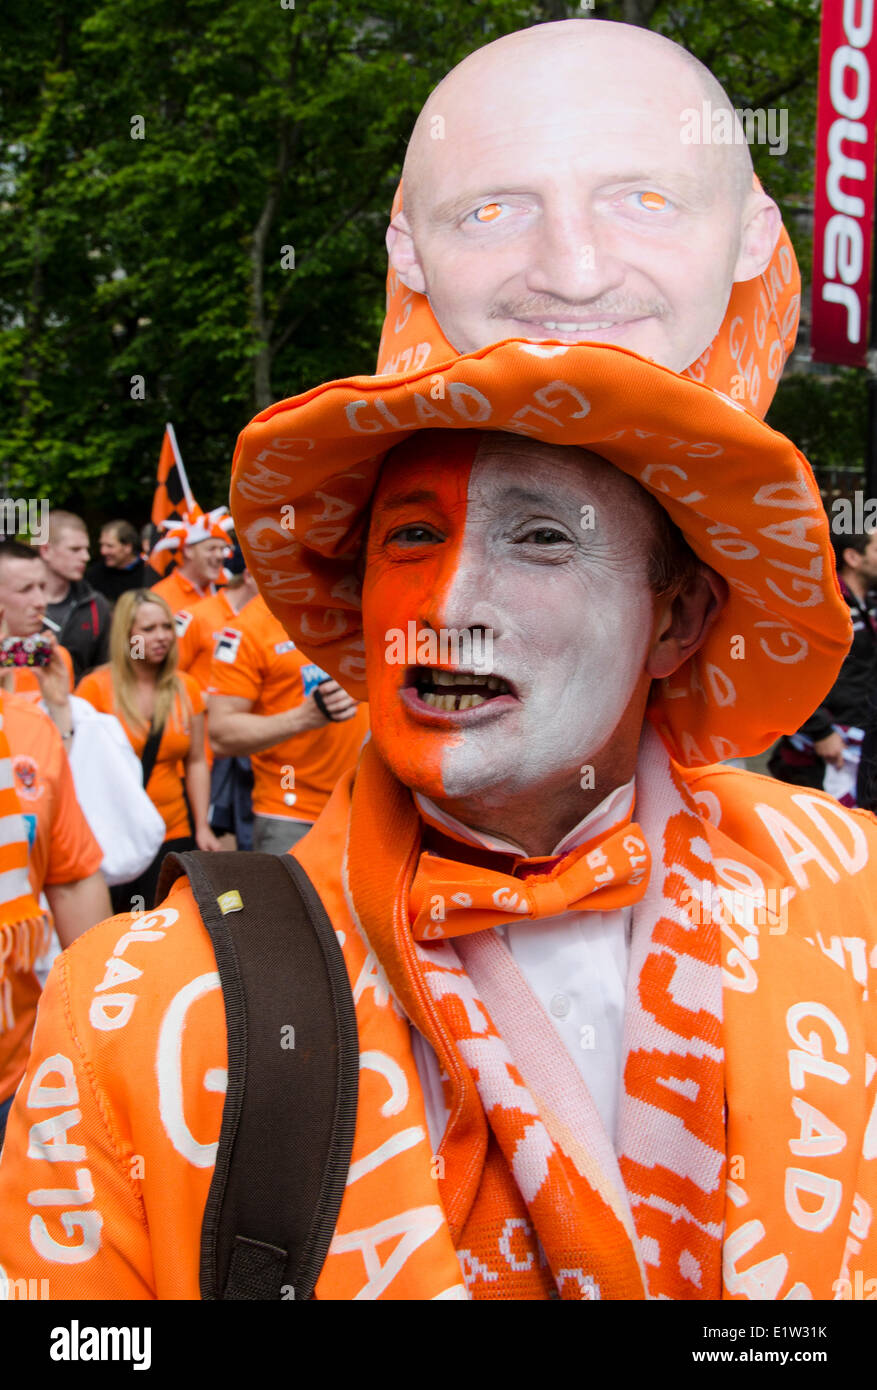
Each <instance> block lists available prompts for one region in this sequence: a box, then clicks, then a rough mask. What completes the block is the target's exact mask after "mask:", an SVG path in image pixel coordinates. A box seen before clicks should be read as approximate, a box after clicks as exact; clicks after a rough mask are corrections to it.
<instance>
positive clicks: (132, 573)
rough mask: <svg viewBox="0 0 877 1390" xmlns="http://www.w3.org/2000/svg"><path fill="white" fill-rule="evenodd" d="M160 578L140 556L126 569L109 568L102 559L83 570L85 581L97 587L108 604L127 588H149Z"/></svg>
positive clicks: (114, 600) (126, 590)
mask: <svg viewBox="0 0 877 1390" xmlns="http://www.w3.org/2000/svg"><path fill="white" fill-rule="evenodd" d="M160 578H161V575H160V574H159V573H158V571H157V570H154V569H153V568H152V566H151V565H150V564H147V562H146V560H144V559H143V558H142V556H141V558H140V559H138V560H137V562H136V563H135V564H133V565H132V566H131V568H130V569H127V570H116V569H111V568H110V566H109V565H105V564H104V562H103V560H96V561H95V563H94V564H93V565H89V567H88V569H87V570H86V571H85V580H86V583H87V584H91V586H92V588H94V589H97V591H98V593H99V594H103V596H104V598H105V599H106V600H107V602H108V603H110V604H114V603H115V602H116V599H117V598H120V597H121V595H122V594H126V593H127V592H128V590H129V589H151V588H152V586H153V584H157V583H158V581H159V579H160Z"/></svg>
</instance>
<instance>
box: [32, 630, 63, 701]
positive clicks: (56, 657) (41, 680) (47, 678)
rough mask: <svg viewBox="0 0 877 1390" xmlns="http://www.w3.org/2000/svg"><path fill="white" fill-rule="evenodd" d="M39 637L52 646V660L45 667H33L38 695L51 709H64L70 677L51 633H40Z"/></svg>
mask: <svg viewBox="0 0 877 1390" xmlns="http://www.w3.org/2000/svg"><path fill="white" fill-rule="evenodd" d="M40 636H41V637H44V638H45V639H46V641H48V642H51V645H52V659H51V661H50V662H49V664H48V665H47V666H34V667H33V673H34V675H35V676H36V678H37V682H38V684H39V687H40V694H41V695H42V697H43V699H44V700H45V702H46V704H47V705H48V706H49V709H50V710H53V709H58V710H61V709H66V708H67V705H68V702H69V699H70V677H69V676H68V674H67V667H66V666H65V665H64V661H63V659H62V656H61V652H60V649H59V647H58V642H57V639H56V638H55V634H54V633H53V632H41V633H40Z"/></svg>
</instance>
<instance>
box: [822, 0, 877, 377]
mask: <svg viewBox="0 0 877 1390" xmlns="http://www.w3.org/2000/svg"><path fill="white" fill-rule="evenodd" d="M875 31H877V25H875V14H874V0H823V3H822V34H821V39H820V45H819V114H818V118H817V123H816V197H815V205H814V225H813V327H812V333H811V342H812V347H813V359H814V361H816V362H838V363H842V364H844V365H847V366H851V367H864V366H865V353H866V351H867V348H868V335H869V322H870V318H869V316H870V292H871V237H872V228H873V221H874V130H875V118H877V32H875Z"/></svg>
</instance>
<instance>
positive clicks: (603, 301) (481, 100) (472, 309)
mask: <svg viewBox="0 0 877 1390" xmlns="http://www.w3.org/2000/svg"><path fill="white" fill-rule="evenodd" d="M703 110H706V111H708V112H713V113H716V114H718V113H721V114H722V115H723V116H724V115H726V114H727V116H728V120H729V128H728V139H727V143H720V142H719V139H718V138H714V137H713V135H712V127H711V126H710V127H709V128H707V129H706V132H705V135H704V136H703V137H702V138H700V139H698V140H697V141H691V142H689V141H688V139H687V136H686V129H687V127H686V121H687V120H688V124H689V125H690V118H687V117H686V113H690V112H692V111H694V112H696V113H697V114H698V118H700V113H701V112H702V111H703ZM403 189H404V207H400V208H398V209H397V210H396V212H395V214H394V216H393V218H392V221H391V223H390V227H389V230H388V233H387V246H388V250H389V256H390V265H391V269H392V270H393V271H394V272H395V274H396V276H397V277H398V280H399V281H400V282H401V284H402V285H403V286H405V287H407V290H408V291H413V292H415V294H416V295H418V296H419V295H425V296H426V297H427V299H428V301H429V305H430V307H431V309H432V312H433V314H434V315H435V319H436V320H437V324H438V328H439V329H440V330H441V334H443V335H444V338H445V339H446V340H447V344H449V345H450V347H451V348H452V349H454V350H456V351H458V352H472V351H475V350H477V349H478V348H482V347H485V346H487V344H489V343H493V342H497V341H499V340H501V339H503V338H529V339H534V340H539V339H550V340H552V341H556V342H562V343H574V342H582V341H589V342H604V343H614V344H618V345H619V346H620V347H626V348H630V349H631V350H633V351H634V352H639V353H642V354H643V355H644V356H647V357H651V358H652V359H653V360H654V361H656V362H659V363H661V364H662V365H664V366H668V367H671V368H672V369H673V370H674V371H679V372H681V371H683V370H684V369H686V368H689V367H691V365H692V364H693V363H696V362H697V361H698V359H699V358H700V357H701V354H704V353H705V352H706V349H707V348H709V346H710V344H711V343H713V340H714V339H715V338H716V335H717V334H718V332H719V329H720V326H721V325H722V322H723V318H724V316H725V313H726V310H727V308H728V303H729V299H730V297H731V292H732V289H733V287H734V286H735V285H736V284H740V285H742V284H743V283H745V282H749V281H753V280H755V279H756V277H759V276H761V275H762V273H763V272H764V271H765V269H766V267H767V266H768V264H769V262H770V261H771V256H772V254H773V253H774V250H775V248H776V246H777V240H778V237H779V236H780V231H781V222H780V214H779V211H778V209H777V207H776V204H775V203H774V202H773V201H772V199H771V198H769V197H768V196H767V194H765V193H764V192H763V190H762V189H761V188H760V187H758V186H757V185H756V186H754V185H753V169H752V160H751V158H750V154H749V148H748V145H747V144H746V141H745V138H744V135H743V131H742V128H741V127H740V124H739V121H738V119H737V117H736V115H734V113H733V108H732V107H731V103H730V102H729V100H728V97H727V95H726V94H725V92H724V91H723V90H722V88H721V87H720V85H719V83H718V82H717V81H716V80H715V78H714V77H713V76H712V74H711V73H710V72H709V70H708V69H707V68H705V67H704V66H703V64H701V63H700V62H698V60H697V59H696V58H694V56H693V55H692V54H690V53H689V52H687V50H685V49H684V48H682V47H680V46H679V45H678V44H675V43H672V42H671V41H670V40H668V39H665V38H663V37H662V36H661V35H659V34H656V33H652V32H650V31H649V30H646V29H641V28H638V27H635V26H632V25H626V24H617V23H613V22H608V21H601V20H594V19H587V20H582V19H578V20H564V21H561V22H560V23H555V24H543V25H536V26H534V27H533V28H530V29H526V30H522V31H520V32H518V33H514V34H509V35H507V36H506V37H504V38H501V39H498V40H496V41H495V42H494V43H491V44H488V45H487V46H486V47H484V48H481V49H478V50H477V51H476V52H475V53H472V54H470V55H469V57H467V58H466V59H464V60H463V62H462V63H460V64H459V65H458V66H457V67H456V68H454V69H453V71H452V72H451V73H449V74H448V76H447V77H446V78H444V80H443V81H442V82H440V83H439V85H438V87H436V88H435V90H434V91H433V92H432V94H431V95H430V97H429V99H428V100H427V102H426V104H425V106H424V108H423V110H422V111H421V113H420V116H419V117H418V119H417V123H416V125H415V127H414V131H413V134H412V136H411V140H410V142H409V145H408V151H407V154H406V158H405V165H404V170H403ZM784 251H785V256H786V257H787V258H788V262H789V265H791V263H792V256H791V252H790V250H789V249H788V248H784ZM784 266H785V262H784ZM788 274H789V275H791V271H790V270H789V271H788ZM783 278H784V277H783V276H781V275H778V274H777V273H776V271H775V272H774V288H773V289H772V290H770V291H769V292H768V295H767V298H766V300H765V303H766V304H767V303H768V302H769V301H770V300H771V299H775V297H776V295H777V294H778V293H779V290H780V286H781V285H782V281H783ZM411 300H412V295H411V294H410V293H408V294H406V295H405V296H404V304H405V305H406V310H404V311H402V304H403V301H402V300H399V301H397V303H398V307H399V309H400V311H402V312H400V315H399V316H398V317H397V316H396V315H394V314H393V313H391V314H389V315H388V323H387V327H386V329H385V340H384V347H385V352H390V353H393V352H394V351H395V349H394V344H393V323H394V322H395V324H396V326H397V327H399V326H400V325H401V326H403V327H404V326H405V320H406V319H407V317H408V314H410V312H411V305H410V303H409V301H411ZM744 319H745V322H744ZM422 321H423V322H426V319H425V317H424V318H423V320H422ZM759 337H760V338H761V341H762V343H763V341H764V314H762V315H761V325H760V329H759V331H757V332H754V331H750V330H749V329H748V315H745V316H743V315H741V316H739V317H738V325H737V329H736V338H735V341H736V344H737V346H738V347H739V346H740V345H741V344H742V343H743V340H744V338H747V339H748V340H751V341H754V339H755V338H759ZM745 357H746V354H744V353H743V352H742V349H741V350H740V351H739V353H738V362H737V366H736V368H735V370H736V371H737V373H738V374H740V373H742V372H743V371H744V365H745ZM705 360H706V359H705ZM763 365H764V364H763ZM714 368H715V364H714ZM772 370H773V372H774V374H776V363H774V364H773V368H772ZM742 379H743V378H742V375H740V381H741V382H742ZM713 384H715V385H718V386H722V388H723V389H725V390H728V391H730V390H731V383H730V381H728V382H724V383H723V382H721V381H720V380H715V381H714V382H713ZM747 385H748V386H751V382H750V381H749V379H748V377H747ZM748 394H749V395H750V397H751V396H753V395H754V396H757V395H758V394H759V393H758V392H753V391H748ZM736 398H737V399H740V398H741V395H740V393H739V392H738V393H737V395H736ZM756 404H757V402H756ZM764 408H766V405H765V407H764Z"/></svg>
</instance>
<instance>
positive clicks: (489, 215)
mask: <svg viewBox="0 0 877 1390" xmlns="http://www.w3.org/2000/svg"><path fill="white" fill-rule="evenodd" d="M505 211H506V209H505V206H504V204H503V203H482V204H481V207H480V208H476V209H475V211H474V212H473V213H470V217H471V218H472V219H473V221H475V222H481V223H486V222H496V220H497V218H499V217H502V215H503V213H504V212H505Z"/></svg>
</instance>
